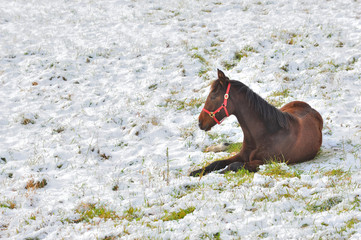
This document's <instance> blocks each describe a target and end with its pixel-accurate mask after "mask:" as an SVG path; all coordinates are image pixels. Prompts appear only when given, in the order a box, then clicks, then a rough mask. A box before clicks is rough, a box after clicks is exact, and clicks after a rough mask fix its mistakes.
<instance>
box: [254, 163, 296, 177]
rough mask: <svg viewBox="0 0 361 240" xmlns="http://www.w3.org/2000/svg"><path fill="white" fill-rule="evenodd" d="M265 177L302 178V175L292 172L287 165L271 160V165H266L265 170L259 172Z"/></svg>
mask: <svg viewBox="0 0 361 240" xmlns="http://www.w3.org/2000/svg"><path fill="white" fill-rule="evenodd" d="M259 173H260V174H262V175H265V176H273V177H281V178H294V177H297V178H301V176H300V173H298V172H297V171H295V170H293V171H292V170H291V169H290V168H288V167H287V165H286V163H284V162H279V161H275V160H271V161H270V163H268V164H265V169H264V170H263V171H260V172H259Z"/></svg>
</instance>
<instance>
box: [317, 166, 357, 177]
mask: <svg viewBox="0 0 361 240" xmlns="http://www.w3.org/2000/svg"><path fill="white" fill-rule="evenodd" d="M324 175H325V176H329V177H331V176H335V177H339V178H340V177H343V176H347V175H351V174H350V172H346V171H344V170H342V169H340V168H338V169H332V170H329V171H326V172H325V173H324Z"/></svg>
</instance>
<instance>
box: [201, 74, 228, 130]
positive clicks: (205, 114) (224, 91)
mask: <svg viewBox="0 0 361 240" xmlns="http://www.w3.org/2000/svg"><path fill="white" fill-rule="evenodd" d="M230 87H231V83H230V80H229V78H228V77H226V75H224V73H223V72H222V71H221V70H219V69H218V79H217V80H215V81H214V82H213V83H212V86H211V91H210V93H209V94H208V97H207V100H206V102H205V104H204V108H203V110H202V112H201V113H200V115H199V118H198V121H199V128H200V129H202V130H205V131H209V130H211V128H212V127H213V126H214V125H216V124H217V123H218V124H220V123H221V122H222V121H223V119H224V118H226V117H228V116H229V115H230V114H231V112H230V109H232V108H231V106H230V105H229V104H228V99H229V91H230Z"/></svg>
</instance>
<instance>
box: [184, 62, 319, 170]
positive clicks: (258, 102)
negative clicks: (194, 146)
mask: <svg viewBox="0 0 361 240" xmlns="http://www.w3.org/2000/svg"><path fill="white" fill-rule="evenodd" d="M217 73H218V79H217V80H215V81H213V83H212V85H211V90H210V93H209V95H208V97H207V99H206V102H205V104H204V108H203V109H202V111H201V113H200V115H199V118H198V121H199V128H200V129H201V130H204V131H209V130H211V128H212V127H213V126H215V125H216V124H221V122H222V121H223V120H224V119H225V118H226V117H228V116H230V115H234V116H235V117H236V118H237V120H238V122H239V124H240V126H241V128H242V131H243V136H244V137H243V144H242V148H241V150H240V152H239V153H237V154H236V155H234V156H232V157H230V158H228V159H225V160H218V161H215V162H213V163H211V164H209V165H208V166H205V167H203V168H201V169H198V170H195V171H192V172H191V173H190V176H202V175H205V174H208V173H210V172H212V171H216V170H221V169H224V170H223V171H220V173H225V172H229V171H234V172H236V171H238V170H240V169H246V170H248V171H250V172H256V171H258V170H259V166H260V165H263V164H265V163H267V162H268V161H270V160H271V159H272V160H274V159H276V161H285V162H286V163H287V164H294V163H301V162H305V161H309V160H311V159H313V158H314V157H315V156H316V154H317V153H318V151H319V150H320V147H321V144H322V128H323V119H322V117H321V115H320V113H318V112H317V111H316V110H315V109H313V108H312V107H311V106H310V105H309V104H307V103H305V102H302V101H293V102H290V103H288V104H286V105H284V106H283V107H282V108H280V109H277V108H276V107H274V106H273V105H271V104H269V103H268V102H267V101H265V100H264V99H263V98H261V97H260V96H259V95H258V94H256V93H255V92H253V91H252V90H251V89H250V88H249V87H248V86H246V85H245V84H243V83H242V82H239V81H236V80H230V79H229V78H228V77H227V76H226V75H225V74H224V73H223V72H222V71H221V70H219V69H218V71H217Z"/></svg>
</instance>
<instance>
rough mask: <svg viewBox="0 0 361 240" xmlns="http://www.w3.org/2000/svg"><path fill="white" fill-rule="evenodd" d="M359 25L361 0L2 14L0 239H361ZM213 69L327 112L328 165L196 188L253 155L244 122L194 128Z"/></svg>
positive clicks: (106, 6)
mask: <svg viewBox="0 0 361 240" xmlns="http://www.w3.org/2000/svg"><path fill="white" fill-rule="evenodd" d="M360 17H361V2H360V0H346V1H341V0H333V1H326V0H320V1H314V0H303V1H292V0H279V1H278V0H277V1H276V0H270V1H258V0H245V1H231V0H227V1H205V0H198V1H196V0H193V1H191V0H174V1H173V0H172V1H156V0H154V1H152V0H149V1H146V0H139V1H137V0H108V1H91V0H89V1H86V0H84V1H81V0H76V1H68V0H63V1H42V0H41V1H38V0H33V1H29V0H26V1H25V0H14V1H7V0H0V106H1V108H0V212H1V214H0V238H4V239H116V238H122V239H147V238H150V239H261V238H264V239H321V238H322V239H343V238H351V239H360V238H361V212H360V210H361V196H360V195H361V94H360V89H361V18H360ZM235 53H241V55H242V58H241V59H240V58H238V59H235V58H234V57H235ZM217 68H220V69H222V70H224V72H225V73H226V74H227V75H228V76H229V77H231V78H232V79H236V80H241V81H242V82H244V83H245V84H247V85H248V86H249V87H251V89H253V90H254V91H255V92H257V93H258V94H260V95H261V96H262V97H264V98H266V99H267V100H270V101H271V102H272V103H274V104H282V103H285V102H289V101H292V100H303V101H306V102H308V103H309V104H311V105H312V107H314V108H315V109H317V110H318V111H319V112H320V113H321V115H322V116H323V118H324V130H323V134H324V135H323V136H324V141H323V145H322V151H321V153H320V154H319V156H318V158H317V159H315V160H313V161H311V162H307V163H303V164H299V165H294V166H289V167H287V166H284V165H277V166H273V165H268V166H266V167H264V168H263V169H262V170H261V171H260V172H259V173H256V174H245V175H244V176H243V175H242V174H237V175H234V174H233V175H232V174H231V175H227V176H223V175H220V174H216V173H212V174H209V175H207V176H205V177H203V178H201V179H199V178H192V177H188V173H189V172H190V171H191V170H193V169H195V168H198V167H200V166H204V165H205V164H206V163H208V162H211V161H213V160H215V159H219V158H222V157H226V156H227V155H228V153H205V152H204V151H203V150H204V149H205V148H206V147H207V146H210V145H214V144H217V143H220V142H225V141H227V142H239V141H242V137H243V135H242V132H241V129H240V128H239V127H238V124H237V122H236V119H235V118H234V117H230V118H228V119H227V120H226V121H225V122H224V123H223V124H222V125H221V126H216V127H214V128H213V129H212V131H211V132H209V133H205V132H202V131H201V130H199V129H198V128H197V117H198V114H199V112H200V110H201V107H202V103H203V102H204V99H205V98H206V96H207V94H208V91H209V85H210V83H211V81H212V79H215V77H216V69H217ZM275 167H278V168H281V170H282V171H281V172H282V174H277V173H272V171H270V169H271V170H272V168H275Z"/></svg>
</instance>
